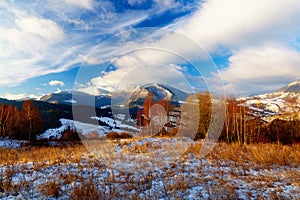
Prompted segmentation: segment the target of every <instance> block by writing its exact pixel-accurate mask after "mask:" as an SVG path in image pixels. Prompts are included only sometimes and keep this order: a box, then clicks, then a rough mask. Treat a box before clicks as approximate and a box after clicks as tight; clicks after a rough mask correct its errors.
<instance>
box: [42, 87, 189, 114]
mask: <svg viewBox="0 0 300 200" xmlns="http://www.w3.org/2000/svg"><path fill="white" fill-rule="evenodd" d="M150 93H151V94H153V100H154V101H159V100H162V99H166V100H169V101H170V102H172V103H173V104H177V105H179V102H180V101H184V100H185V99H186V98H187V97H188V93H186V92H183V91H181V90H179V89H176V88H173V87H171V86H164V85H160V84H148V85H144V86H135V87H132V88H131V89H130V90H121V91H116V92H114V93H110V94H104V95H97V96H93V95H90V94H87V93H83V92H78V91H74V92H70V91H62V92H59V93H51V94H49V95H45V96H43V97H41V98H40V101H43V102H48V103H51V104H65V105H74V104H75V105H76V104H77V105H86V106H95V107H96V108H107V107H111V106H112V107H118V108H122V107H125V106H126V105H130V107H131V108H132V107H137V106H141V105H142V103H143V99H144V98H146V97H147V95H148V94H150Z"/></svg>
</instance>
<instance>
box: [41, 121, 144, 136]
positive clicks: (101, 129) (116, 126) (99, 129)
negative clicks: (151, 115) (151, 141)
mask: <svg viewBox="0 0 300 200" xmlns="http://www.w3.org/2000/svg"><path fill="white" fill-rule="evenodd" d="M91 118H92V119H95V120H97V121H101V122H104V123H105V124H107V126H99V125H95V124H87V123H82V122H78V121H74V120H70V119H60V122H61V126H60V127H59V128H53V129H48V130H46V131H45V132H44V133H43V134H41V135H38V136H37V139H38V140H41V139H60V138H61V137H62V136H63V132H64V131H66V130H67V129H68V128H70V129H71V130H73V131H77V132H78V133H79V134H82V135H87V134H91V133H95V132H96V133H97V134H98V137H104V136H105V135H106V133H107V132H110V131H114V132H122V131H124V129H125V130H130V131H134V132H138V131H139V129H138V128H136V127H133V126H130V125H127V124H124V123H123V122H122V121H121V120H114V119H112V118H109V117H91ZM119 118H121V119H123V116H119Z"/></svg>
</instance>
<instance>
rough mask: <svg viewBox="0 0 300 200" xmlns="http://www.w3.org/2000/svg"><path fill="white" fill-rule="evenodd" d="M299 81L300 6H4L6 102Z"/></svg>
mask: <svg viewBox="0 0 300 200" xmlns="http://www.w3.org/2000/svg"><path fill="white" fill-rule="evenodd" d="M299 79H300V1H299V0H288V1H282V0H268V1H260V0H242V1H241V0H203V1H199V0H198V1H197V0H101V1H96V0H48V1H47V0H45V1H36V0H26V1H25V0H24V1H22V0H20V1H14V0H11V1H9V0H7V1H0V97H2V98H8V99H22V98H26V97H30V98H37V99H38V98H39V97H41V96H43V95H46V94H49V93H53V92H60V91H71V90H74V89H75V90H79V91H82V92H87V93H90V94H94V95H98V94H101V93H105V92H114V91H116V90H118V89H122V87H124V86H125V87H128V86H130V85H132V84H139V85H142V84H146V83H161V84H168V85H170V86H172V87H176V88H179V89H182V90H185V91H189V92H192V91H194V90H197V89H199V88H202V89H203V88H206V89H207V90H209V91H213V92H215V91H220V90H223V89H224V90H225V91H226V93H227V94H234V95H235V96H241V95H254V94H261V93H266V92H271V91H274V90H277V89H279V88H280V87H282V86H284V85H286V84H288V83H290V82H292V81H295V80H299ZM203 84H204V85H205V84H206V85H205V86H203Z"/></svg>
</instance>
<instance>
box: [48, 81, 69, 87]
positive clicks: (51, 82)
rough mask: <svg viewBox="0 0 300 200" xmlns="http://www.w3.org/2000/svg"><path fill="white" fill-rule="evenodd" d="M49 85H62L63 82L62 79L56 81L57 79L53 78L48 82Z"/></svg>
mask: <svg viewBox="0 0 300 200" xmlns="http://www.w3.org/2000/svg"><path fill="white" fill-rule="evenodd" d="M49 85H50V86H56V85H60V86H64V85H65V83H64V82H63V81H58V80H53V81H50V82H49Z"/></svg>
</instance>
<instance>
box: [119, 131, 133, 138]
mask: <svg viewBox="0 0 300 200" xmlns="http://www.w3.org/2000/svg"><path fill="white" fill-rule="evenodd" d="M119 138H120V139H130V138H133V136H132V135H131V134H130V133H128V132H122V133H121V134H120V135H119Z"/></svg>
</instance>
